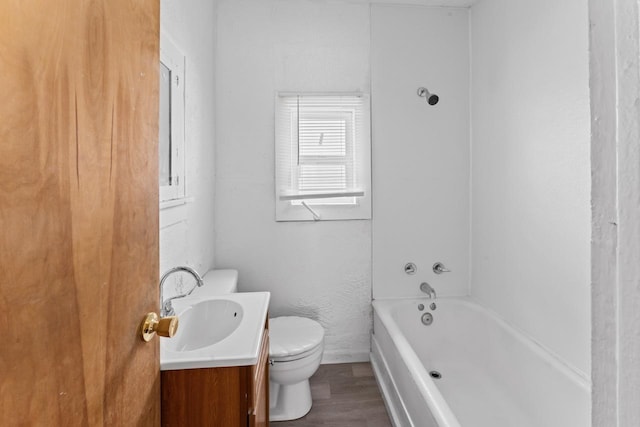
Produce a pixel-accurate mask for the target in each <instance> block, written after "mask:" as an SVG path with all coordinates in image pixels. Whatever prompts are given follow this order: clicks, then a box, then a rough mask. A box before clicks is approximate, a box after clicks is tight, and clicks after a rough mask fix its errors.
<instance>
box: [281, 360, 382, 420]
mask: <svg viewBox="0 0 640 427" xmlns="http://www.w3.org/2000/svg"><path fill="white" fill-rule="evenodd" d="M310 382H311V395H312V396H313V407H312V408H311V411H310V412H309V413H308V414H307V415H306V416H304V417H303V418H300V419H298V420H294V421H281V422H271V426H272V427H316V426H318V427H320V426H321V427H391V426H392V425H391V422H390V421H389V416H388V415H387V410H386V408H385V406H384V402H383V401H382V396H381V395H380V391H379V390H378V386H377V384H376V380H375V378H374V377H373V371H372V369H371V364H369V363H344V364H338V365H321V366H320V368H319V369H318V372H316V373H315V375H314V376H313V377H311V380H310Z"/></svg>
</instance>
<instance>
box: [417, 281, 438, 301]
mask: <svg viewBox="0 0 640 427" xmlns="http://www.w3.org/2000/svg"><path fill="white" fill-rule="evenodd" d="M420 290H421V291H422V292H424V293H425V294H427V295H428V296H429V298H430V299H436V290H435V289H433V288H432V287H431V285H430V284H428V283H427V282H422V283H420Z"/></svg>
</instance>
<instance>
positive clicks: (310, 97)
mask: <svg viewBox="0 0 640 427" xmlns="http://www.w3.org/2000/svg"><path fill="white" fill-rule="evenodd" d="M369 132H370V131H369V99H368V96H367V95H365V94H337V95H336V94H331V95H318V94H282V93H281V94H278V96H277V98H276V135H275V136H276V199H277V202H286V203H288V204H289V205H291V206H294V205H298V206H301V205H303V206H304V207H305V208H307V209H309V208H308V206H309V205H314V206H330V205H333V206H339V205H344V206H355V205H358V204H359V199H361V198H363V197H365V196H368V194H367V192H368V187H369V182H370V137H369ZM303 202H304V203H303ZM315 216H316V215H315V214H314V217H315Z"/></svg>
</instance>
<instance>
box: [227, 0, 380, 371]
mask: <svg viewBox="0 0 640 427" xmlns="http://www.w3.org/2000/svg"><path fill="white" fill-rule="evenodd" d="M218 14H219V15H218V24H217V25H218V47H217V73H216V78H217V123H218V126H217V133H216V141H217V152H216V166H215V169H216V197H215V229H216V237H215V241H216V267H218V268H237V269H238V270H239V271H240V277H239V288H240V290H241V291H260V290H267V291H270V292H271V307H270V315H271V316H278V315H284V314H297V315H303V316H308V317H310V318H313V319H316V320H318V321H319V322H320V323H321V324H322V325H323V326H324V328H325V330H326V336H325V356H324V359H323V360H324V362H336V361H345V362H346V361H352V360H367V359H368V354H369V333H370V329H371V308H370V302H371V222H370V221H324V222H323V221H320V222H317V223H314V222H303V223H288V222H280V223H277V222H276V221H275V201H274V193H275V191H274V145H273V144H274V143H273V138H274V100H275V93H276V91H280V90H286V91H358V90H359V91H365V92H367V91H369V86H370V80H369V6H368V5H367V4H351V3H346V2H317V1H307V0H300V1H287V0H281V1H279V0H222V1H220V2H219V7H218Z"/></svg>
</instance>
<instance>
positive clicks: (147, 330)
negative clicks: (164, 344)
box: [140, 312, 178, 342]
mask: <svg viewBox="0 0 640 427" xmlns="http://www.w3.org/2000/svg"><path fill="white" fill-rule="evenodd" d="M177 331H178V316H168V317H162V318H160V317H158V315H157V314H156V313H154V312H150V313H147V314H146V316H144V319H142V323H141V324H140V338H142V341H144V342H149V341H151V338H153V337H154V336H155V335H156V334H158V335H160V336H161V337H167V338H171V337H173V336H174V335H175V334H176V332H177Z"/></svg>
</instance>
